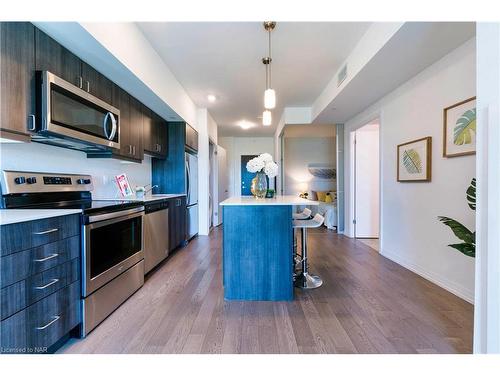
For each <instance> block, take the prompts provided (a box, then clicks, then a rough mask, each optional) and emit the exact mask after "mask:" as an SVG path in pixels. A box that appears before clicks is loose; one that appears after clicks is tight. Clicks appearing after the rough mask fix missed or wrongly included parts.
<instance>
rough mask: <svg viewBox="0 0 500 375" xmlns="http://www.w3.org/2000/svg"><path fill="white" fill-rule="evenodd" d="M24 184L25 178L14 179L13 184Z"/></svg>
mask: <svg viewBox="0 0 500 375" xmlns="http://www.w3.org/2000/svg"><path fill="white" fill-rule="evenodd" d="M25 182H26V178H24V177H16V178H14V183H16V184H17V185H21V184H24V183H25Z"/></svg>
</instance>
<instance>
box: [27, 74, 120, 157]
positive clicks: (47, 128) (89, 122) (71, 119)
mask: <svg viewBox="0 0 500 375" xmlns="http://www.w3.org/2000/svg"><path fill="white" fill-rule="evenodd" d="M37 87H38V93H37V113H38V114H39V116H38V118H39V119H41V121H40V122H39V123H37V124H36V128H35V129H33V130H34V131H36V134H35V135H34V136H33V140H34V141H38V142H44V143H50V144H55V145H57V146H63V147H70V148H77V149H80V150H83V151H86V150H89V151H92V150H102V149H106V148H120V110H119V109H117V108H115V107H113V106H112V105H110V104H109V103H106V102H104V101H103V100H101V99H99V98H97V97H95V96H93V95H91V94H89V93H88V92H86V91H85V90H82V89H81V88H79V87H77V86H75V85H73V84H71V83H69V82H67V81H65V80H64V79H62V78H60V77H57V76H56V75H54V74H52V73H50V72H47V71H39V72H37Z"/></svg>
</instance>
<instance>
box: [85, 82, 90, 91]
mask: <svg viewBox="0 0 500 375" xmlns="http://www.w3.org/2000/svg"><path fill="white" fill-rule="evenodd" d="M86 82H87V92H90V82H89V81H86Z"/></svg>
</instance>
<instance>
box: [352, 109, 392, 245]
mask: <svg viewBox="0 0 500 375" xmlns="http://www.w3.org/2000/svg"><path fill="white" fill-rule="evenodd" d="M383 117H384V116H383V111H376V112H373V113H371V114H370V115H367V116H365V117H363V118H362V119H361V120H359V121H358V122H356V124H354V125H353V126H350V127H349V132H348V133H347V132H346V130H347V129H344V141H347V142H349V143H348V144H349V164H348V168H349V196H348V197H347V199H346V204H347V207H348V212H349V217H350V220H345V228H346V234H347V235H348V236H349V237H352V238H356V225H355V224H354V222H353V220H354V219H355V214H356V206H355V205H356V159H355V156H356V148H355V147H356V145H355V143H354V139H355V132H356V130H358V129H360V128H362V127H363V126H365V125H367V124H369V123H370V122H372V121H374V120H376V119H378V123H379V138H378V142H379V161H378V162H379V246H380V249H379V252H382V249H383V243H384V222H383V220H382V218H383V211H384V206H383V204H382V202H383V189H382V183H383V177H382V176H383V174H384V169H383V165H382V154H383V142H382V132H383V122H384V120H383ZM344 126H345V125H344ZM344 149H345V146H344Z"/></svg>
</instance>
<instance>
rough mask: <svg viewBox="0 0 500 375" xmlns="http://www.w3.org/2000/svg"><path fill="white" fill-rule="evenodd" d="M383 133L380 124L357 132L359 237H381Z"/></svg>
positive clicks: (356, 159) (356, 166)
mask: <svg viewBox="0 0 500 375" xmlns="http://www.w3.org/2000/svg"><path fill="white" fill-rule="evenodd" d="M379 178H380V177H379V132H378V126H377V127H369V128H367V127H363V128H361V129H360V130H357V131H356V140H355V207H354V210H355V236H356V237H357V238H378V237H379V210H380V207H379V205H380V204H379V184H380V182H379Z"/></svg>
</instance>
